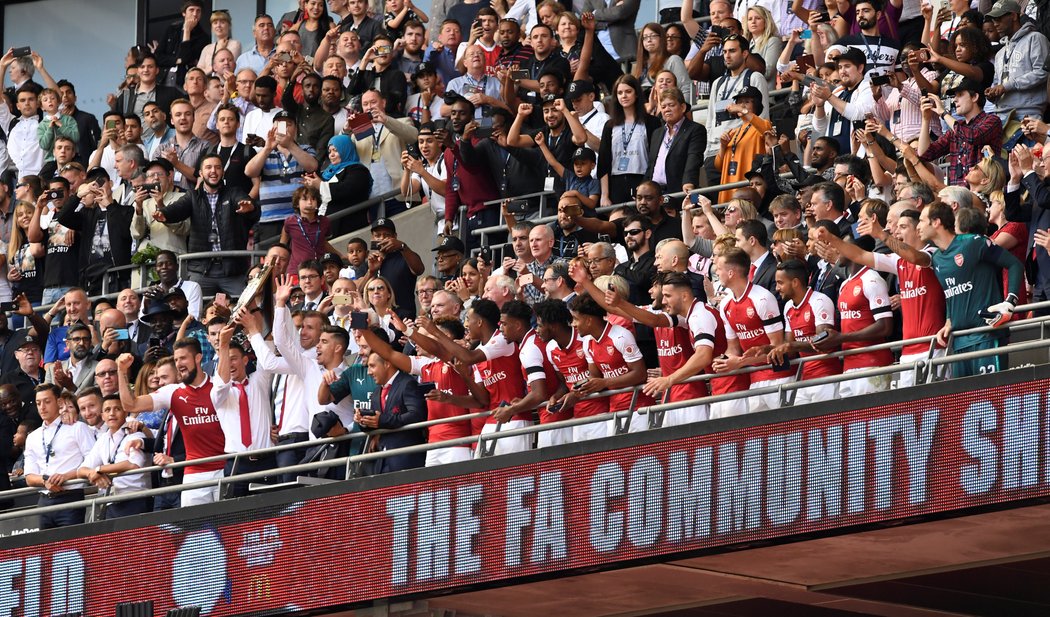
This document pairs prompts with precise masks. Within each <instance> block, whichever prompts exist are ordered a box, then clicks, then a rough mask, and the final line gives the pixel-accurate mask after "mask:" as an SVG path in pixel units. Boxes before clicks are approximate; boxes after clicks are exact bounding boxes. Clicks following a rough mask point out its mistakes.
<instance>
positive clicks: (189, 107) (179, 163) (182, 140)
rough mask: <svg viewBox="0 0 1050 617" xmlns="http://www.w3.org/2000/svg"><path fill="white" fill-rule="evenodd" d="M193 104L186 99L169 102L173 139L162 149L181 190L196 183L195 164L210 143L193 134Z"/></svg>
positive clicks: (208, 147)
mask: <svg viewBox="0 0 1050 617" xmlns="http://www.w3.org/2000/svg"><path fill="white" fill-rule="evenodd" d="M193 114H194V110H193V104H192V103H190V102H189V101H188V100H186V99H178V100H176V101H173V102H172V103H171V123H172V125H173V126H174V128H175V139H173V140H172V142H171V145H170V147H169V148H167V149H165V150H163V152H162V153H161V156H163V157H164V158H165V159H167V161H168V162H169V163H171V164H172V166H173V167H174V168H175V184H177V185H178V186H179V187H180V188H182V189H183V190H187V191H188V190H190V189H192V188H194V187H195V186H196V184H197V171H196V169H197V164H198V162H199V161H200V157H201V155H203V154H204V153H205V152H206V151H208V150H209V149H210V147H211V145H210V144H209V143H208V142H206V141H204V140H203V139H201V138H199V137H197V136H196V135H194V134H193Z"/></svg>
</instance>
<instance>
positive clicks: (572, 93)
mask: <svg viewBox="0 0 1050 617" xmlns="http://www.w3.org/2000/svg"><path fill="white" fill-rule="evenodd" d="M588 92H594V85H593V84H591V82H589V81H587V80H586V79H577V80H576V81H574V82H572V83H571V84H569V91H568V93H567V94H568V96H566V97H565V98H567V99H569V100H570V101H571V100H572V99H574V98H576V97H579V96H583V95H584V94H587V93H588Z"/></svg>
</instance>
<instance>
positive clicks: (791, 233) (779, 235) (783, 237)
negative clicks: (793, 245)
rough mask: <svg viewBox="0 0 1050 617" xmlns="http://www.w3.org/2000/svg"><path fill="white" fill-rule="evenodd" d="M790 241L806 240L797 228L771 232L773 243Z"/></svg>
mask: <svg viewBox="0 0 1050 617" xmlns="http://www.w3.org/2000/svg"><path fill="white" fill-rule="evenodd" d="M792 240H802V241H805V240H806V238H804V237H802V232H801V231H799V230H798V228H797V227H792V228H790V229H778V230H776V231H774V232H773V242H791V241H792Z"/></svg>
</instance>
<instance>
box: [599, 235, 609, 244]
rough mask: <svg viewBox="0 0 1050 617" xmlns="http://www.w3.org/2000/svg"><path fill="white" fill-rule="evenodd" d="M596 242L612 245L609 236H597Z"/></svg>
mask: <svg viewBox="0 0 1050 617" xmlns="http://www.w3.org/2000/svg"><path fill="white" fill-rule="evenodd" d="M598 242H608V243H609V244H612V237H611V236H610V235H609V234H598Z"/></svg>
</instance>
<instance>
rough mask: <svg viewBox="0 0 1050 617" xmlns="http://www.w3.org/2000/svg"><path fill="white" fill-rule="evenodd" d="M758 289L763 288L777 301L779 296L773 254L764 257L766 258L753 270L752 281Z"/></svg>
mask: <svg viewBox="0 0 1050 617" xmlns="http://www.w3.org/2000/svg"><path fill="white" fill-rule="evenodd" d="M751 282H753V283H754V284H755V285H758V286H759V287H765V288H766V289H767V290H769V292H770V293H772V294H773V295H774V296H777V299H778V300H779V299H780V296H779V295H778V294H777V258H776V257H774V256H773V253H769V254H768V255H766V258H765V259H763V260H762V264H761V265H760V266H758V269H757V270H755V277H754V279H752V281H751Z"/></svg>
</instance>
